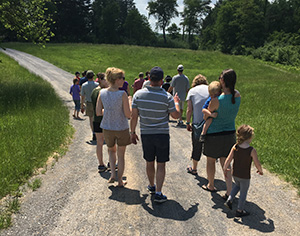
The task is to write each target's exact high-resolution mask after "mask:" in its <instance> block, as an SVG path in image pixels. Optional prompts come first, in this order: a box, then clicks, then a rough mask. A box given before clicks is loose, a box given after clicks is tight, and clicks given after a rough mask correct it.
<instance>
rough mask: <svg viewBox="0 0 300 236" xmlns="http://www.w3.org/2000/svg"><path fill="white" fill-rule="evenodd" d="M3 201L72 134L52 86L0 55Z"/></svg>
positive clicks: (0, 184) (0, 181)
mask: <svg viewBox="0 0 300 236" xmlns="http://www.w3.org/2000/svg"><path fill="white" fill-rule="evenodd" d="M0 61H1V62H0V70H1V74H0V88H1V89H0V114H1V116H0V133H1V135H0V153H1V155H0V198H2V197H4V196H6V195H7V194H9V193H12V192H13V191H16V190H17V189H18V188H19V186H20V185H22V184H24V183H25V182H26V180H27V179H28V178H29V177H31V176H32V174H33V173H34V171H35V169H36V168H39V167H42V166H44V164H45V163H46V161H47V159H48V157H49V156H50V155H51V154H52V153H53V152H54V151H56V150H58V149H59V148H60V145H61V144H62V143H64V142H65V141H66V137H68V136H70V135H71V127H70V126H69V124H68V122H69V112H68V109H67V108H66V107H65V106H64V105H63V103H62V101H61V100H60V99H59V98H58V96H57V95H56V94H55V92H54V89H53V88H52V87H51V85H50V84H49V83H47V82H45V81H44V80H42V79H41V78H39V77H37V76H35V75H32V74H30V73H29V72H28V71H27V70H25V69H23V68H21V67H20V66H19V65H18V64H17V63H16V62H15V61H14V60H12V59H11V58H9V57H7V56H6V55H4V54H2V53H0Z"/></svg>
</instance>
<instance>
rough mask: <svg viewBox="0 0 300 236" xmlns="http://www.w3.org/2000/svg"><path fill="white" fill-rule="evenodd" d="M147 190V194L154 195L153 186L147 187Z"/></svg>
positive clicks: (154, 188) (154, 189)
mask: <svg viewBox="0 0 300 236" xmlns="http://www.w3.org/2000/svg"><path fill="white" fill-rule="evenodd" d="M147 190H148V191H149V193H151V194H154V193H155V191H156V187H155V185H154V186H150V185H148V186H147Z"/></svg>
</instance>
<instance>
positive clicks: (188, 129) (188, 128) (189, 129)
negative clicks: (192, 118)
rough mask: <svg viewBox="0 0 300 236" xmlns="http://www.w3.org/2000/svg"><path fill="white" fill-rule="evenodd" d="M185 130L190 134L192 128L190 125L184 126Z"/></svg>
mask: <svg viewBox="0 0 300 236" xmlns="http://www.w3.org/2000/svg"><path fill="white" fill-rule="evenodd" d="M186 130H187V131H190V132H192V126H191V125H190V124H188V125H186Z"/></svg>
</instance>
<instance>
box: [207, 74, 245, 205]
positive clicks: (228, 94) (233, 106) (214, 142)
mask: <svg viewBox="0 0 300 236" xmlns="http://www.w3.org/2000/svg"><path fill="white" fill-rule="evenodd" d="M219 80H220V83H221V87H222V91H223V92H222V94H221V95H220V96H219V97H216V98H213V99H212V100H211V102H210V109H211V110H213V111H216V112H217V113H218V116H217V117H216V118H214V119H213V121H212V123H211V125H210V126H209V128H208V130H207V133H206V137H205V142H204V151H203V154H204V155H206V156H207V163H206V172H207V179H208V184H207V185H203V186H202V188H203V189H204V190H207V191H210V192H215V191H217V189H216V188H215V185H214V179H215V168H216V161H217V159H220V164H221V166H222V168H223V166H224V163H225V160H226V157H227V156H228V154H229V153H230V150H231V148H232V146H233V145H234V144H235V143H236V137H235V118H236V116H237V113H238V110H239V107H240V103H241V95H240V93H239V92H238V91H237V90H235V83H236V73H235V71H234V70H232V69H227V70H224V71H223V72H222V73H221V75H220V77H219ZM225 181H226V187H227V190H226V193H225V195H224V196H223V197H222V198H224V199H225V200H227V198H228V196H229V194H230V192H231V188H232V177H231V174H230V173H228V174H227V176H225Z"/></svg>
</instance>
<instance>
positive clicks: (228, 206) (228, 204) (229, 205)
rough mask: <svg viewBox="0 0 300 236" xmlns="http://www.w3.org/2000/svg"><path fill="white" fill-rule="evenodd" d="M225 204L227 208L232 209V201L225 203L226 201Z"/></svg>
mask: <svg viewBox="0 0 300 236" xmlns="http://www.w3.org/2000/svg"><path fill="white" fill-rule="evenodd" d="M224 206H226V207H227V208H229V209H230V210H232V202H231V201H229V200H227V201H226V202H225V203H224Z"/></svg>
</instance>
